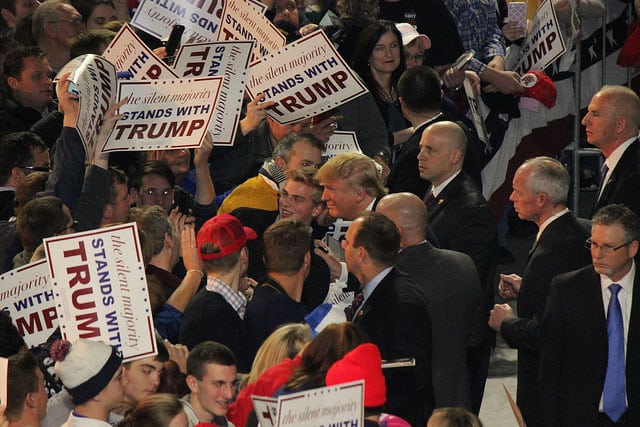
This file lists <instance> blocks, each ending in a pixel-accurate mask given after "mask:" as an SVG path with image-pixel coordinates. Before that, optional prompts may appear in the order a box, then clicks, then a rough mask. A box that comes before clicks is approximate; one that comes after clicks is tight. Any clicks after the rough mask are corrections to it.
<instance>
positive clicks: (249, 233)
mask: <svg viewBox="0 0 640 427" xmlns="http://www.w3.org/2000/svg"><path fill="white" fill-rule="evenodd" d="M242 229H243V230H244V235H245V236H246V237H247V240H255V239H257V238H258V233H256V232H255V231H254V230H253V228H251V227H245V226H242Z"/></svg>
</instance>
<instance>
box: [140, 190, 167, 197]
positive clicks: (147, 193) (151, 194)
mask: <svg viewBox="0 0 640 427" xmlns="http://www.w3.org/2000/svg"><path fill="white" fill-rule="evenodd" d="M141 193H142V195H143V196H146V197H158V196H159V197H162V198H163V199H164V198H166V197H173V188H165V189H160V188H143V189H142V192H141Z"/></svg>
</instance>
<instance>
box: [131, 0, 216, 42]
mask: <svg viewBox="0 0 640 427" xmlns="http://www.w3.org/2000/svg"><path fill="white" fill-rule="evenodd" d="M222 3H223V1H222V0H142V1H141V2H140V4H139V5H138V8H137V9H136V14H135V15H134V16H133V19H131V24H133V25H134V26H136V27H138V28H140V29H142V30H144V31H146V32H147V33H149V34H151V35H154V36H156V37H157V38H159V39H163V38H166V37H168V36H169V34H171V30H172V29H173V26H174V25H176V24H179V25H184V28H185V30H184V33H183V34H182V40H183V41H184V42H185V43H206V42H214V41H216V35H217V33H218V28H219V26H220V16H221V15H222Z"/></svg>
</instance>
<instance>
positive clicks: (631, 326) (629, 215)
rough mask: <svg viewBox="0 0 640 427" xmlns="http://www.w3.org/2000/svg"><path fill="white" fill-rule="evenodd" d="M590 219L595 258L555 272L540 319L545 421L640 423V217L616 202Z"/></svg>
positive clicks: (586, 424)
mask: <svg viewBox="0 0 640 427" xmlns="http://www.w3.org/2000/svg"><path fill="white" fill-rule="evenodd" d="M592 221H593V226H592V228H591V239H590V240H588V241H587V242H588V244H589V247H590V248H591V258H592V260H593V266H587V267H584V268H582V269H580V270H577V271H573V272H570V273H565V274H562V275H560V276H558V277H556V278H555V279H554V281H553V283H552V284H551V291H550V294H549V300H548V301H547V309H546V311H545V315H544V318H543V320H542V328H541V335H540V340H541V350H540V370H539V391H540V403H541V409H542V410H541V414H542V417H543V421H542V424H543V425H544V426H550V427H552V426H560V425H563V426H585V427H589V426H598V427H599V426H614V425H615V426H638V425H640V357H638V355H640V276H639V275H638V272H637V271H636V270H637V267H636V265H635V262H634V259H633V258H634V256H635V255H636V254H637V253H638V245H639V243H638V241H639V240H640V218H639V217H638V216H637V215H636V214H634V213H633V212H632V211H631V210H630V209H629V208H627V207H625V206H624V205H618V204H614V205H609V206H606V207H604V208H602V209H600V210H599V211H598V212H597V213H596V214H595V215H594V217H593V220H592ZM625 337H626V339H625Z"/></svg>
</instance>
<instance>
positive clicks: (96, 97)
mask: <svg viewBox="0 0 640 427" xmlns="http://www.w3.org/2000/svg"><path fill="white" fill-rule="evenodd" d="M67 72H70V73H71V74H70V75H69V77H68V78H67V80H70V81H71V83H70V84H69V92H71V93H73V94H75V95H76V96H77V97H78V100H79V104H78V118H77V119H76V129H77V130H78V133H79V134H80V138H81V139H82V144H83V145H84V148H85V153H87V156H88V157H91V155H92V154H93V152H94V149H95V136H96V134H97V133H98V131H99V130H100V128H99V126H100V124H101V123H102V117H103V116H104V113H105V112H106V111H107V110H108V109H109V107H110V106H111V104H112V103H113V100H114V99H115V93H116V84H117V79H116V69H115V68H114V67H113V64H111V63H110V62H109V61H108V60H105V59H104V58H102V57H100V56H98V55H92V54H90V55H82V56H79V57H77V58H74V59H72V60H71V61H69V62H68V63H67V64H65V66H64V67H62V70H60V72H59V73H58V77H60V76H62V75H64V74H66V73H67Z"/></svg>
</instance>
